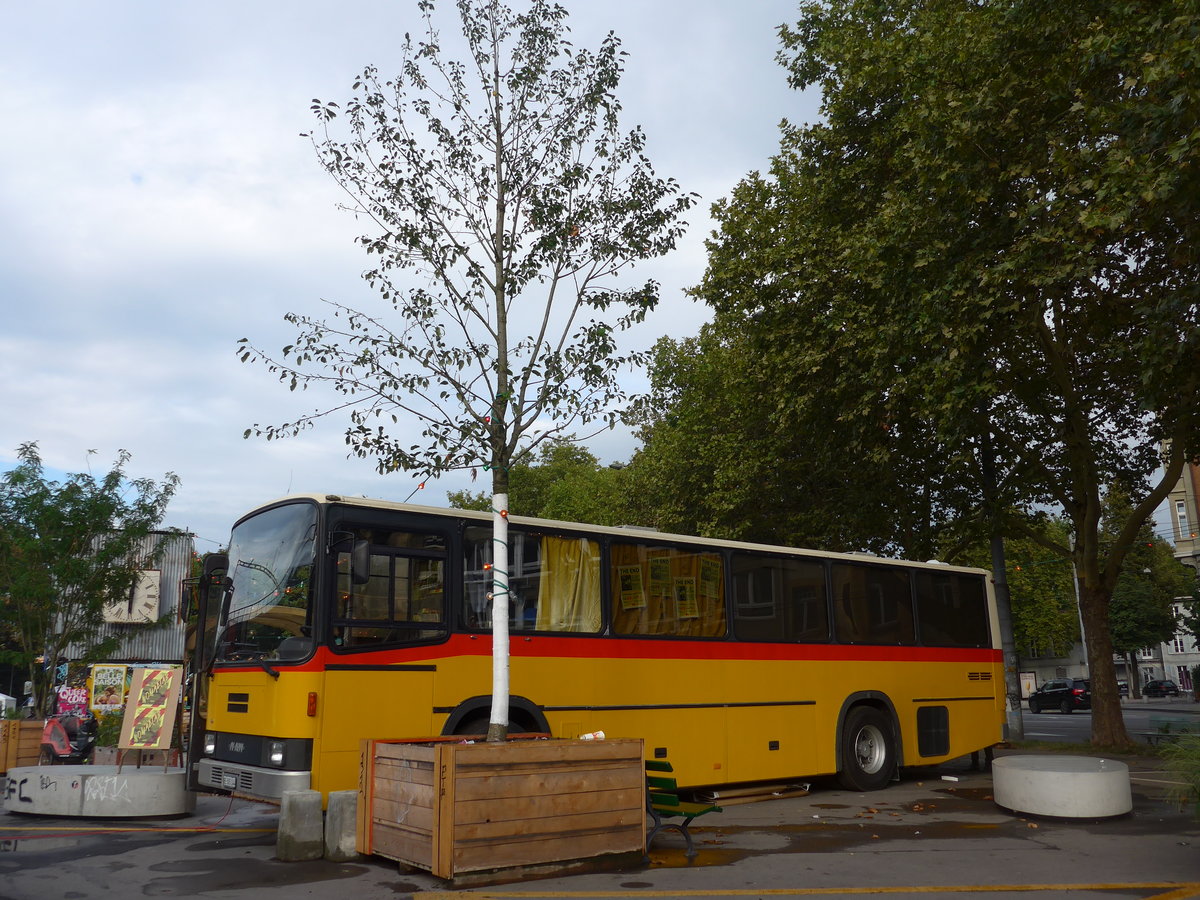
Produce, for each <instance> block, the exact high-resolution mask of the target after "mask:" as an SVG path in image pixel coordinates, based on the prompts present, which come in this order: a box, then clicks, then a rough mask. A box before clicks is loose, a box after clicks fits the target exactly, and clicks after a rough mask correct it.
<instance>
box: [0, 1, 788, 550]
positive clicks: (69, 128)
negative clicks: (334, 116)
mask: <svg viewBox="0 0 1200 900" xmlns="http://www.w3.org/2000/svg"><path fill="white" fill-rule="evenodd" d="M414 8H415V4H413V3H409V2H405V0H349V2H346V3H343V4H339V5H338V6H337V7H336V9H334V8H332V7H330V6H329V5H328V4H326V3H318V2H316V0H297V2H288V3H284V2H282V0H266V2H261V3H254V4H244V3H235V2H232V0H213V2H210V3H206V4H203V5H179V4H144V3H140V2H133V0H112V2H109V3H104V4H98V3H94V2H92V0H63V2H61V3H57V4H52V5H46V4H23V5H20V6H12V5H10V6H8V7H6V10H5V29H4V31H3V33H2V34H0V121H3V122H4V123H5V129H6V135H7V137H6V140H5V141H3V142H0V296H2V297H3V307H2V309H3V313H4V316H3V325H2V326H0V384H2V385H3V387H2V388H0V397H2V398H3V408H4V411H5V415H4V416H3V417H0V466H2V465H3V464H4V463H5V462H11V460H12V459H13V454H14V451H15V449H16V447H17V445H18V444H19V443H21V442H22V441H26V440H36V441H38V442H39V445H40V448H41V450H42V453H43V456H44V458H45V460H46V462H47V464H48V465H50V466H53V467H56V468H58V469H61V470H65V471H81V470H84V469H85V468H86V467H87V466H88V465H89V464H90V465H91V466H92V467H93V468H94V469H95V468H96V467H97V466H101V465H107V464H110V463H111V460H112V459H113V457H114V456H115V454H116V452H117V450H118V449H121V448H125V449H128V450H129V451H130V452H131V453H132V454H133V460H132V462H131V464H130V471H131V472H132V473H133V474H136V475H145V476H148V477H155V478H157V477H161V475H162V473H164V472H167V471H174V472H176V473H178V474H179V475H180V477H181V478H182V488H181V490H180V492H179V494H178V495H177V498H176V500H175V501H174V502H173V503H172V505H171V509H170V512H169V514H168V522H169V524H174V525H180V526H185V525H186V526H190V527H191V528H193V529H195V530H196V531H198V532H199V533H200V534H201V535H202V536H203V537H204V538H206V539H209V540H221V539H223V538H224V536H225V535H226V534H227V533H228V529H229V527H230V525H231V524H232V522H233V520H234V519H235V518H236V517H237V516H238V515H240V514H241V513H242V512H244V511H246V510H247V509H248V508H249V507H250V506H252V505H253V504H255V503H258V502H261V501H264V500H267V499H270V498H272V497H275V496H277V495H280V494H282V493H284V492H286V491H288V490H289V489H291V490H296V491H312V490H317V491H332V492H340V493H350V494H360V493H366V494H370V495H384V496H389V497H392V498H395V499H405V498H406V497H407V496H409V495H410V494H411V493H412V491H413V489H414V488H415V486H416V483H417V479H415V478H413V477H411V476H408V475H405V474H403V473H398V474H393V475H389V476H380V475H377V474H375V472H374V467H373V465H372V463H371V462H370V461H364V460H358V459H349V460H348V459H347V458H346V452H347V448H346V446H345V444H344V441H343V437H342V432H343V428H344V422H343V421H337V420H331V421H327V422H322V423H321V424H320V426H319V427H318V428H316V429H314V430H313V431H311V432H308V433H305V434H304V435H302V436H301V437H299V438H296V439H290V440H284V441H278V442H274V441H273V442H269V443H268V442H266V441H263V440H253V439H252V440H249V441H246V440H243V438H242V433H243V431H244V430H245V428H246V427H247V426H249V425H250V424H252V423H254V422H278V421H283V420H285V419H287V418H289V417H291V416H294V415H295V414H296V413H297V412H301V411H307V410H310V409H312V408H314V407H317V406H319V405H321V403H322V398H321V397H320V396H318V395H317V394H315V393H312V394H310V395H308V396H302V395H300V394H298V393H297V394H293V393H290V392H288V391H287V389H286V388H285V387H284V386H282V385H280V384H279V383H278V382H277V381H275V380H274V378H273V377H272V376H271V375H270V374H268V373H267V372H266V370H265V369H264V368H262V367H261V366H246V365H243V364H241V363H240V362H238V360H237V358H236V355H235V342H236V340H237V339H238V338H240V337H243V336H248V337H251V338H252V339H253V340H254V341H255V343H257V344H259V345H260V346H262V347H264V348H266V349H271V348H276V347H279V346H282V345H283V344H284V343H287V342H288V341H289V340H290V338H291V337H292V334H291V332H290V329H289V327H288V326H286V325H285V324H284V323H282V321H281V319H282V316H283V314H284V313H285V312H287V311H303V312H310V313H314V314H316V315H323V314H324V310H323V308H322V305H321V304H320V302H319V301H320V298H322V297H330V298H337V299H342V300H348V301H350V302H352V303H359V302H367V301H366V300H365V298H367V297H369V295H368V294H367V292H366V288H365V287H364V286H363V285H362V283H361V281H360V280H359V277H358V275H359V271H360V270H361V269H362V268H364V267H365V265H366V260H365V257H364V256H362V255H361V253H360V252H359V251H358V250H357V248H356V247H355V246H354V245H353V243H352V238H353V236H354V235H355V234H356V233H357V229H356V226H355V224H354V222H353V220H351V219H350V218H349V217H348V216H347V215H345V214H342V213H339V212H338V211H337V210H336V209H335V208H334V207H335V204H336V202H337V201H338V199H339V197H338V195H337V192H336V188H335V186H334V185H333V184H332V182H331V181H330V180H329V178H328V177H327V176H326V175H325V173H324V172H322V171H321V169H320V168H319V166H318V165H317V163H316V161H315V160H314V158H313V155H312V150H311V148H310V146H309V145H308V143H307V142H306V141H304V140H302V139H301V138H300V137H299V136H298V135H299V132H301V131H306V130H308V129H309V128H311V127H312V119H311V116H310V113H309V110H308V106H309V101H310V100H311V98H313V97H321V98H323V99H336V100H342V99H345V98H346V97H347V96H348V95H349V92H350V91H349V85H350V82H351V80H352V78H353V76H354V75H355V74H356V73H357V72H358V71H360V70H361V68H362V67H363V65H365V64H367V63H369V62H374V63H377V64H378V65H379V66H380V68H381V70H382V71H385V72H386V71H387V69H388V67H389V65H390V64H391V63H393V62H394V61H395V60H396V59H397V47H398V44H399V41H400V38H401V35H402V33H403V31H404V30H405V29H406V28H409V29H414V30H415V29H417V28H418V26H419V21H418V19H417V18H416V16H415V14H414V12H413V10H414ZM568 8H569V9H570V10H571V20H570V21H571V25H572V29H573V36H574V39H575V41H576V43H577V44H584V45H588V46H594V45H595V44H596V43H597V42H598V40H599V39H600V37H601V36H602V35H603V33H604V32H605V31H607V30H608V29H609V28H611V29H613V30H615V31H616V32H617V34H618V35H619V36H620V37H621V38H622V40H623V42H624V47H625V49H626V50H627V51H629V53H630V57H629V58H628V61H627V73H626V78H625V81H624V83H623V86H622V88H621V90H620V96H621V98H622V100H623V102H624V105H625V115H624V122H625V124H626V125H627V126H629V127H632V126H633V125H641V126H643V127H644V129H645V131H646V133H647V135H648V138H649V155H650V157H651V159H652V160H653V162H654V165H655V168H656V169H657V170H658V172H659V174H660V175H664V176H669V177H674V178H676V179H677V180H678V181H679V182H680V184H681V185H682V187H683V188H684V189H685V190H689V191H696V192H699V193H700V194H701V195H702V201H701V204H700V205H699V206H698V207H697V208H696V210H695V211H694V212H693V215H692V216H691V221H692V223H693V224H692V229H691V232H690V233H689V235H688V236H687V237H686V238H685V240H684V241H683V242H681V244H680V247H679V249H678V250H677V251H676V252H675V253H674V254H672V255H671V256H670V257H668V258H666V259H664V260H659V261H656V262H654V263H652V264H646V265H643V266H640V267H639V268H637V269H636V270H634V271H633V273H632V274H631V276H630V280H631V281H632V280H633V279H640V278H645V277H654V278H656V279H657V280H658V281H660V282H661V284H662V297H663V304H662V308H661V310H660V311H659V312H657V313H655V314H654V315H652V316H651V317H650V319H649V321H648V323H647V325H646V326H645V328H643V329H642V330H641V332H640V333H638V334H636V335H634V336H631V337H630V339H629V344H630V345H631V346H632V345H637V346H649V345H650V344H651V343H652V342H653V340H654V339H655V338H656V337H658V336H659V335H661V334H671V335H672V336H675V337H682V336H686V335H688V334H693V333H695V331H696V329H698V328H699V325H700V323H701V322H703V321H705V320H707V318H708V313H707V310H706V309H705V308H704V307H702V306H699V305H697V304H695V303H694V302H693V301H691V300H687V299H685V298H683V297H682V291H683V290H684V289H685V288H687V287H690V286H692V285H694V284H696V283H697V282H698V281H699V280H700V278H701V276H702V274H703V270H704V262H705V258H704V249H703V241H704V238H705V237H706V236H707V233H708V231H709V230H710V228H711V222H710V220H709V219H708V214H707V213H708V207H709V205H710V204H711V203H712V202H713V201H714V200H716V199H718V197H720V196H721V195H723V194H725V193H726V192H728V190H729V189H730V188H731V187H732V186H733V185H734V184H735V183H736V181H737V180H738V178H740V177H741V176H742V175H743V174H745V172H747V171H748V170H750V169H752V168H761V167H763V166H765V164H766V160H767V157H768V155H769V154H770V153H771V152H773V150H774V149H775V145H776V123H777V122H778V121H779V119H780V118H782V117H784V116H785V115H786V116H789V117H791V118H793V119H800V120H802V119H804V118H805V116H804V115H803V113H802V112H798V111H797V110H798V109H799V108H800V105H801V98H799V97H797V96H796V95H795V94H794V93H792V92H789V91H788V90H787V89H786V86H785V83H784V73H783V72H782V70H781V69H779V67H778V66H777V65H776V64H775V63H774V61H773V56H774V53H775V51H776V49H777V41H776V38H775V36H774V27H775V26H776V25H778V24H779V23H780V22H782V21H785V20H787V19H789V18H791V17H792V16H793V13H794V4H793V3H792V2H791V0H761V2H756V3H753V4H741V5H736V6H735V5H732V4H729V3H726V2H720V0H655V2H652V3H647V2H644V0H610V2H607V3H604V4H599V3H592V2H581V0H571V2H569V3H568ZM808 108H809V109H811V108H812V104H811V102H809V103H808ZM639 381H640V379H639V378H638V377H637V376H631V381H630V383H631V384H638V383H639ZM591 446H592V448H593V450H594V452H597V453H598V454H599V455H600V456H601V457H602V458H604V459H606V460H611V459H624V458H627V457H628V455H629V453H631V452H632V449H633V444H632V440H631V438H630V437H629V436H628V435H627V434H624V433H605V434H604V435H602V436H600V437H598V438H597V439H596V440H595V441H593V442H592V444H591ZM89 449H96V450H97V451H98V456H96V457H90V458H89V456H88V454H87V451H88V450H89ZM97 459H98V460H100V462H97ZM468 486H472V485H471V483H470V481H469V476H467V475H465V474H463V475H460V476H455V478H452V479H446V480H444V481H442V482H439V483H434V484H430V485H429V486H428V487H427V488H426V489H425V491H423V492H421V493H420V494H418V495H416V496H415V497H414V499H417V500H423V501H424V502H427V503H435V504H436V503H441V502H442V501H443V499H444V496H445V490H447V489H455V488H460V487H468ZM473 487H474V488H475V489H479V485H478V484H476V485H474V486H473Z"/></svg>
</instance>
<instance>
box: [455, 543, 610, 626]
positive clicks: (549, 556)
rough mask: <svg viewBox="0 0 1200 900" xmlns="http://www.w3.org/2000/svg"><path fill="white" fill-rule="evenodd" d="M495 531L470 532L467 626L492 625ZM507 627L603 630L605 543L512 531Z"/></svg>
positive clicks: (466, 572)
mask: <svg viewBox="0 0 1200 900" xmlns="http://www.w3.org/2000/svg"><path fill="white" fill-rule="evenodd" d="M492 546H493V544H492V531H491V529H490V528H484V527H470V528H468V529H467V534H466V557H467V558H466V564H465V566H464V578H465V582H464V585H463V609H462V611H461V612H462V618H463V622H464V624H465V625H466V627H467V628H472V629H480V630H484V629H488V628H490V627H491V624H492V599H491V597H490V596H489V595H490V594H491V593H492V578H493V571H492V569H491V564H492ZM507 576H508V615H509V622H508V627H509V630H510V631H512V632H530V631H553V632H577V633H592V634H594V633H596V632H598V631H599V630H600V626H601V615H600V545H599V544H598V543H597V542H596V541H594V540H590V539H588V538H583V537H573V536H572V537H567V536H557V535H552V534H541V533H538V532H532V531H523V530H521V529H517V528H510V529H509V532H508V570H507Z"/></svg>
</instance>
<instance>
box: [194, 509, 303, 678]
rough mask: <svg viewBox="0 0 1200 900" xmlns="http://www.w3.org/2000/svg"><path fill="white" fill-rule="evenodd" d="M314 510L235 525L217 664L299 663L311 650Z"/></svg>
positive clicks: (275, 512)
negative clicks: (226, 609)
mask: <svg viewBox="0 0 1200 900" xmlns="http://www.w3.org/2000/svg"><path fill="white" fill-rule="evenodd" d="M316 533H317V508H316V507H315V506H313V505H312V504H309V503H294V504H290V505H287V506H277V507H275V508H274V509H268V510H266V511H265V512H262V513H260V514H258V515H256V516H253V517H252V518H249V519H246V520H245V521H243V522H241V523H239V524H238V525H237V526H236V527H235V528H234V529H233V536H232V538H231V539H230V544H229V570H228V574H229V577H230V578H231V579H232V581H233V595H232V599H231V601H230V605H229V618H228V621H227V624H226V627H225V630H224V632H223V633H222V635H221V638H220V640H219V641H218V643H217V654H216V656H217V659H218V660H227V661H232V660H246V659H258V660H261V659H281V660H286V659H303V658H305V657H307V656H308V655H309V654H310V652H311V651H312V647H313V642H312V608H311V603H312V572H313V561H314V558H315V547H316Z"/></svg>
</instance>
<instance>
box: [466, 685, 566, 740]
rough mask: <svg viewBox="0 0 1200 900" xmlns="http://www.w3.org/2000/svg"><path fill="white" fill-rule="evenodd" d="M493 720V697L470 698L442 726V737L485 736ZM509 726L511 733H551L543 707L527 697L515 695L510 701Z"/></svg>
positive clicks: (486, 695) (485, 695)
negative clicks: (455, 735)
mask: <svg viewBox="0 0 1200 900" xmlns="http://www.w3.org/2000/svg"><path fill="white" fill-rule="evenodd" d="M491 717H492V698H491V695H488V694H484V695H481V696H478V697H471V698H470V699H468V700H464V701H463V702H462V703H460V704H458V706H457V707H455V709H454V712H452V713H450V717H449V718H448V719H446V724H445V725H443V726H442V734H443V735H452V734H486V733H487V730H488V722H489V721H490V720H491ZM508 723H509V730H510V731H512V732H528V731H537V732H546V733H549V731H550V724H549V723H548V722H547V721H546V716H545V715H544V714H543V713H542V710H541V707H539V706H538V705H537V704H536V703H534V702H533V701H532V700H529V699H528V698H526V697H519V696H516V695H513V696H510V697H509V698H508ZM481 725H482V728H481V727H480V726H481Z"/></svg>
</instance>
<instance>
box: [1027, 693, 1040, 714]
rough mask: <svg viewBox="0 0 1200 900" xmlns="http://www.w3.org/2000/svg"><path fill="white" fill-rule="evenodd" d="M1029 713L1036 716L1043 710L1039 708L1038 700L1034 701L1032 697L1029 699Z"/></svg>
mask: <svg viewBox="0 0 1200 900" xmlns="http://www.w3.org/2000/svg"><path fill="white" fill-rule="evenodd" d="M1029 711H1030V712H1031V713H1035V714H1036V713H1040V712H1041V711H1042V708H1041V707H1040V706H1038V702H1037V701H1036V700H1034V699H1033V698H1032V697H1030V698H1029Z"/></svg>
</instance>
